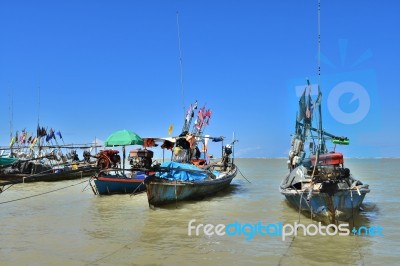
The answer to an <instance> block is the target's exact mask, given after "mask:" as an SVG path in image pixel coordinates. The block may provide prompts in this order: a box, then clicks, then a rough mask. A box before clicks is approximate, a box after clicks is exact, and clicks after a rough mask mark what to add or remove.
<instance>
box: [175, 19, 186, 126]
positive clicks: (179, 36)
mask: <svg viewBox="0 0 400 266" xmlns="http://www.w3.org/2000/svg"><path fill="white" fill-rule="evenodd" d="M176 26H177V28H178V44H179V65H180V72H181V91H182V107H183V118H185V95H184V88H183V69H182V49H181V32H180V29H179V12H176Z"/></svg>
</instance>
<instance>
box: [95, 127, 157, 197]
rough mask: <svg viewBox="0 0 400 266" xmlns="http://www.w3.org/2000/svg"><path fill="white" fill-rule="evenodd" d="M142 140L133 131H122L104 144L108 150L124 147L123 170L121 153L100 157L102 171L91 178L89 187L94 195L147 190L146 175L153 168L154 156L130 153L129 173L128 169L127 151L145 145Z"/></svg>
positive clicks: (145, 152)
mask: <svg viewBox="0 0 400 266" xmlns="http://www.w3.org/2000/svg"><path fill="white" fill-rule="evenodd" d="M143 144H144V141H143V139H142V138H141V137H140V136H139V135H137V134H136V133H135V132H133V131H129V130H120V131H116V132H114V133H112V134H111V135H110V136H109V137H108V138H107V140H106V141H105V146H106V147H116V146H122V150H123V158H122V167H119V166H120V163H121V158H120V156H119V151H118V150H114V149H107V150H102V151H100V153H99V154H98V156H97V166H98V167H99V168H100V169H101V170H100V171H99V172H98V173H96V174H95V175H93V176H92V178H91V179H90V180H89V184H90V186H91V187H92V191H93V193H94V194H95V195H112V194H133V193H138V192H141V191H143V190H145V189H146V186H145V185H144V179H145V177H146V176H147V175H146V173H145V172H144V170H145V169H149V168H150V166H151V164H152V158H153V152H152V151H151V150H147V149H144V150H142V149H135V150H131V151H130V152H129V157H128V159H129V162H130V165H131V168H130V169H125V147H126V146H129V145H143Z"/></svg>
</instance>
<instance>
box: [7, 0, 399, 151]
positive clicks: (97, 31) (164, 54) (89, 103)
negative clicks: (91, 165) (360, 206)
mask: <svg viewBox="0 0 400 266" xmlns="http://www.w3.org/2000/svg"><path fill="white" fill-rule="evenodd" d="M177 11H179V21H180V33H181V46H182V58H183V79H184V97H182V91H181V85H180V67H179V49H178V34H177V23H176V12H177ZM399 13H400V3H398V2H397V1H344V0H342V1H325V0H324V1H322V3H321V52H322V54H323V58H322V62H321V85H322V91H323V95H324V96H323V102H322V103H323V107H324V108H323V113H324V128H325V129H326V130H327V131H328V132H331V133H334V134H338V135H344V136H347V137H349V138H350V140H351V145H350V146H348V147H344V148H340V150H341V151H343V152H345V155H346V156H349V157H369V156H398V155H399V152H398V150H399V148H400V137H399V135H400V134H399V133H400V130H399V122H398V121H399V114H400V111H399V110H400V109H399V99H400V89H399V74H400V60H399V59H400V48H399V47H400V29H399V25H400V16H399ZM317 21H318V20H317V1H316V0H315V1H295V0H292V1H183V0H181V1H161V0H160V1H2V2H1V3H0V40H1V41H0V88H1V90H0V108H1V109H0V113H1V117H0V125H1V127H0V145H2V146H4V145H8V143H9V135H10V120H11V112H10V109H11V108H10V107H11V99H13V112H12V113H13V119H12V122H13V131H14V132H15V131H16V130H19V131H21V130H22V129H24V128H26V129H27V130H28V131H31V132H34V131H35V130H36V124H37V119H38V116H39V117H40V123H41V125H42V126H45V127H49V128H50V127H52V128H55V129H57V130H61V132H62V133H63V135H64V139H65V142H66V143H83V142H90V141H92V140H93V139H94V137H97V138H99V139H106V138H107V136H108V135H109V134H110V133H112V132H113V131H116V130H121V129H129V130H133V131H135V132H136V133H138V134H139V135H141V136H143V137H146V136H167V135H168V134H167V129H168V126H169V125H170V124H174V134H173V135H177V134H179V131H180V129H181V127H182V123H183V121H182V120H183V119H182V117H183V103H182V102H183V101H184V103H185V105H186V106H187V105H188V104H189V103H190V102H193V101H195V100H198V102H199V104H200V105H202V104H203V103H206V104H207V106H208V107H209V108H211V109H212V111H213V117H212V119H211V123H210V125H209V127H208V128H207V130H206V131H207V132H206V133H209V134H211V135H218V136H219V135H224V136H227V137H228V138H229V139H230V138H231V135H232V132H235V134H236V136H237V138H238V139H239V143H238V145H237V146H236V155H237V156H238V157H286V156H287V152H288V150H289V148H290V134H292V132H293V130H294V119H295V115H296V112H297V108H298V100H299V98H298V97H297V95H296V93H295V87H296V86H304V85H305V78H306V77H310V79H311V82H312V83H314V84H315V83H317V79H316V75H317V51H318V48H317V43H318V42H317ZM343 82H353V84H354V83H356V84H359V85H360V86H361V87H362V88H363V91H364V92H366V93H367V96H366V97H367V100H366V97H365V93H364V94H362V95H361V96H360V95H358V96H357V95H356V97H354V95H353V94H354V93H353V94H352V93H351V91H352V90H350V91H346V87H345V90H344V93H342V95H341V97H336V98H335V97H334V96H335V95H331V96H329V94H330V92H331V91H332V90H333V89H334V88H335V87H337V88H339V87H341V88H342V87H343V86H338V84H342V83H343ZM342 85H343V84H342ZM39 88H40V106H39ZM300 88H301V87H300ZM342 92H343V90H342ZM336 93H338V92H337V91H336ZM11 95H12V97H11ZM363 95H364V96H363ZM328 96H329V97H328ZM360 97H361V98H360ZM334 99H336V106H339V109H340V110H341V111H342V112H344V115H343V113H342V116H346V114H350V118H349V119H350V123H349V121H347V122H346V123H343V119H342V118H343V117H340V116H341V115H340V114H338V112H337V110H336V111H332V110H328V101H331V102H332V101H333V104H335V100H334ZM365 101H367V102H365ZM361 105H363V108H364V109H363V110H365V108H366V110H367V113H366V114H365V113H363V114H360V113H357V114H358V116H359V117H358V118H359V119H358V120H359V121H356V120H357V119H356V118H357V117H356V118H355V117H354V116H351V114H354V113H355V112H358V111H360V110H358V109H359V108H360V106H361ZM356 116H357V115H356Z"/></svg>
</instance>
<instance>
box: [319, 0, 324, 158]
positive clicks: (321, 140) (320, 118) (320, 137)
mask: <svg viewBox="0 0 400 266" xmlns="http://www.w3.org/2000/svg"><path fill="white" fill-rule="evenodd" d="M320 13H321V3H320V0H318V99H319V100H320V101H321V99H320V97H321V95H320V94H321V92H320V91H321V84H320V82H321V26H320V21H321V19H320V16H321V15H320ZM318 114H319V117H318V118H319V125H318V132H319V133H318V134H319V136H318V139H319V143H318V146H319V147H318V149H319V151H321V150H322V148H324V147H323V146H325V143H324V141H323V139H322V138H323V133H322V108H321V103H319V104H318Z"/></svg>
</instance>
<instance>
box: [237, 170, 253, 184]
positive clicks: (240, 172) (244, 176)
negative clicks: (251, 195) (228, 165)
mask: <svg viewBox="0 0 400 266" xmlns="http://www.w3.org/2000/svg"><path fill="white" fill-rule="evenodd" d="M236 168H237V169H238V171H239V173H240V175H241V176H243V178H244V179H246V180H247V182H249V183H251V182H250V181H249V180H248V179H247V178H246V177H245V176H244V175H243V174H242V171H240V169H239V167H236Z"/></svg>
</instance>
